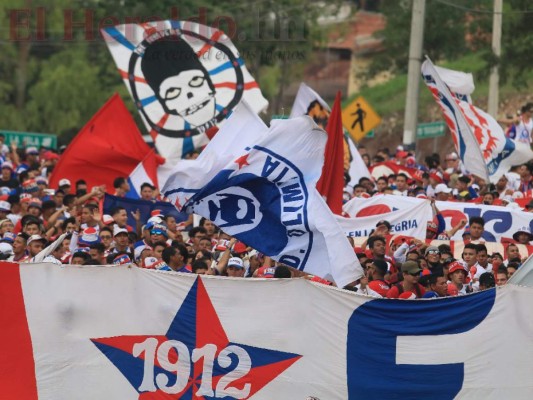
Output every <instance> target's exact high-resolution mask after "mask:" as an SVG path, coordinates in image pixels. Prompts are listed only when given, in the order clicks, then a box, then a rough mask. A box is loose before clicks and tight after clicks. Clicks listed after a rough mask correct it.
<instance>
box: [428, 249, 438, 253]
mask: <svg viewBox="0 0 533 400" xmlns="http://www.w3.org/2000/svg"><path fill="white" fill-rule="evenodd" d="M428 254H440V251H438V250H430V251H428Z"/></svg>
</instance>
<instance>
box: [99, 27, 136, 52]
mask: <svg viewBox="0 0 533 400" xmlns="http://www.w3.org/2000/svg"><path fill="white" fill-rule="evenodd" d="M105 31H106V33H108V34H109V35H110V36H111V37H112V38H113V39H115V40H116V41H117V42H118V43H120V44H121V45H122V46H124V47H127V48H128V49H130V50H131V51H133V50H135V46H134V45H133V44H132V43H131V42H129V41H128V39H126V38H125V37H124V35H123V34H122V33H120V32H119V31H118V29H117V28H115V27H114V26H112V27H109V28H106V29H105Z"/></svg>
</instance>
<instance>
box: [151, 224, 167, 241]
mask: <svg viewBox="0 0 533 400" xmlns="http://www.w3.org/2000/svg"><path fill="white" fill-rule="evenodd" d="M167 239H168V232H167V227H166V226H165V225H163V224H154V225H153V226H152V229H150V243H152V244H154V243H157V242H165V241H166V240H167Z"/></svg>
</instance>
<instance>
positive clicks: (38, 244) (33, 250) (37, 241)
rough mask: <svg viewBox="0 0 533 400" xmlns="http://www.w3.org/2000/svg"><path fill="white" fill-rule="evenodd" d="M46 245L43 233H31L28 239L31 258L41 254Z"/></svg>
mask: <svg viewBox="0 0 533 400" xmlns="http://www.w3.org/2000/svg"><path fill="white" fill-rule="evenodd" d="M45 245H46V239H45V238H43V237H42V236H41V235H31V236H30V238H29V239H28V253H29V256H30V258H33V257H35V256H36V255H37V254H39V253H40V252H41V251H42V250H43V249H44V247H45Z"/></svg>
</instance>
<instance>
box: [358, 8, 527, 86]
mask: <svg viewBox="0 0 533 400" xmlns="http://www.w3.org/2000/svg"><path fill="white" fill-rule="evenodd" d="M454 4H455V6H454ZM381 5H382V7H381V8H382V12H383V13H384V14H385V16H386V17H387V27H386V28H385V29H384V30H383V31H382V32H380V33H378V35H377V36H379V37H381V38H382V39H383V40H384V46H385V51H384V52H383V53H382V54H380V55H379V56H377V57H376V58H375V59H374V60H373V62H372V65H371V68H370V71H369V72H368V74H367V75H369V76H373V75H375V74H376V73H377V72H380V71H385V70H388V71H392V72H395V73H405V72H406V71H407V66H408V55H409V39H410V31H411V11H412V0H405V1H400V2H398V1H383V2H382V3H381ZM492 10H493V0H461V1H457V0H454V1H451V2H449V4H446V3H445V2H442V1H438V0H426V13H425V24H424V44H423V54H427V55H428V56H430V57H431V59H432V60H433V61H435V62H438V61H442V60H446V61H453V60H456V59H459V58H462V57H465V56H467V55H468V54H470V53H472V52H475V53H476V54H477V55H478V56H481V57H480V58H479V60H480V61H483V63H482V64H483V68H482V69H479V70H477V72H478V74H479V77H482V78H485V77H487V76H488V74H489V71H490V67H491V66H493V65H497V64H499V65H500V67H501V74H500V75H501V79H502V82H505V81H506V79H507V78H511V80H512V81H514V82H515V83H518V84H520V85H521V84H523V81H524V80H523V78H524V73H526V72H527V71H528V70H529V69H531V65H532V63H533V53H532V51H531V49H532V48H533V35H531V32H533V30H532V26H533V25H532V18H533V14H532V13H531V10H532V9H531V0H506V1H505V2H504V9H503V30H502V31H503V32H502V56H501V58H497V57H495V56H494V54H493V52H492V48H491V35H492V19H493V15H492ZM526 10H529V12H523V11H526ZM466 67H467V68H465V70H471V69H472V68H471V66H469V65H467V66H466ZM457 69H461V68H457Z"/></svg>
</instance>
